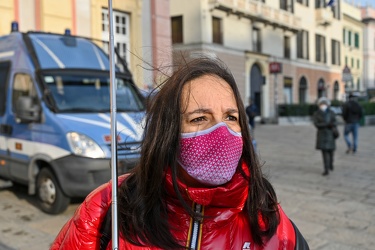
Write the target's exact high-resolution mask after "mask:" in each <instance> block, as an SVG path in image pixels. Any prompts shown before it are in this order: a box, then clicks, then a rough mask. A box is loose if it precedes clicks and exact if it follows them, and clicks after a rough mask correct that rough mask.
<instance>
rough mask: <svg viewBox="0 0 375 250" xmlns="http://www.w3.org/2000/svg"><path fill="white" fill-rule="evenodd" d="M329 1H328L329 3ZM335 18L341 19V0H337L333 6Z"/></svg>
mask: <svg viewBox="0 0 375 250" xmlns="http://www.w3.org/2000/svg"><path fill="white" fill-rule="evenodd" d="M328 2H329V1H327V3H328ZM331 10H332V14H333V18H335V19H337V20H340V1H335V2H334V4H333V5H332V6H331Z"/></svg>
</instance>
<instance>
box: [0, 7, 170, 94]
mask: <svg viewBox="0 0 375 250" xmlns="http://www.w3.org/2000/svg"><path fill="white" fill-rule="evenodd" d="M158 3H159V4H160V5H159V6H156V4H155V3H154V1H151V0H127V1H122V0H113V1H112V6H113V10H114V12H113V18H114V19H113V24H114V26H113V27H114V32H115V34H114V42H115V45H116V48H117V49H118V51H119V53H120V55H121V56H122V57H123V58H125V59H126V61H127V63H128V65H129V68H130V70H131V72H132V73H133V77H134V80H135V82H136V83H137V85H139V86H140V87H143V86H144V85H148V86H150V85H152V82H153V81H154V78H155V77H156V76H155V75H154V74H153V72H152V71H151V70H145V69H144V68H145V67H146V68H150V67H149V66H147V65H148V64H150V65H153V66H156V67H159V66H161V63H162V62H163V63H169V62H170V61H171V41H170V40H171V39H170V22H169V9H168V8H163V6H165V5H166V6H169V1H168V0H163V1H160V2H158ZM143 6H145V7H146V8H144V7H143ZM158 7H161V8H158ZM166 11H167V12H166ZM107 13H108V0H64V1H58V0H1V1H0V35H4V34H8V33H9V32H10V27H11V22H13V21H17V22H18V23H19V30H20V31H21V32H27V31H44V32H53V33H60V34H61V33H64V31H65V30H66V29H69V30H70V32H71V34H72V35H78V36H84V37H88V38H93V39H97V40H98V41H104V42H98V44H99V45H100V46H102V47H103V48H104V49H105V50H106V51H108V41H109V21H108V15H107ZM151 16H152V17H153V19H151V18H150V17H151ZM142 17H144V18H142ZM161 48H162V49H163V50H162V51H160V49H161ZM169 64H170V63H169Z"/></svg>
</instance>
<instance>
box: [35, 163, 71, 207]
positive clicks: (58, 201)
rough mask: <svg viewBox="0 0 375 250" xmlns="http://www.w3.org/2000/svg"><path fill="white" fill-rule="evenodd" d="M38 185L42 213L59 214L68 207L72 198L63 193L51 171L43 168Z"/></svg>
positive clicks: (37, 191)
mask: <svg viewBox="0 0 375 250" xmlns="http://www.w3.org/2000/svg"><path fill="white" fill-rule="evenodd" d="M36 185H37V186H36V193H37V197H38V203H39V206H40V209H41V210H42V211H44V212H46V213H48V214H59V213H61V212H63V211H64V210H65V209H66V208H67V207H68V205H69V203H70V198H69V197H67V196H66V195H65V194H64V193H63V192H62V190H61V188H60V185H59V183H57V180H56V177H55V176H54V174H53V173H52V172H51V170H49V169H48V168H43V169H42V170H41V171H40V172H39V174H38V178H37V181H36Z"/></svg>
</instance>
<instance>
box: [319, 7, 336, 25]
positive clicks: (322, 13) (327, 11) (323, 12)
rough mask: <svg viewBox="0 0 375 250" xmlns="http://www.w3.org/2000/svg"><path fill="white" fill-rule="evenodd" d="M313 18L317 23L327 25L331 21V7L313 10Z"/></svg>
mask: <svg viewBox="0 0 375 250" xmlns="http://www.w3.org/2000/svg"><path fill="white" fill-rule="evenodd" d="M315 20H316V23H317V24H318V25H323V26H327V25H330V24H331V23H332V21H333V13H332V10H331V8H320V9H316V10H315Z"/></svg>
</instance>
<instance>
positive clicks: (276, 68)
mask: <svg viewBox="0 0 375 250" xmlns="http://www.w3.org/2000/svg"><path fill="white" fill-rule="evenodd" d="M281 66H282V64H281V63H278V62H271V63H270V65H269V67H270V73H271V74H277V73H281V71H282V67H281Z"/></svg>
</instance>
